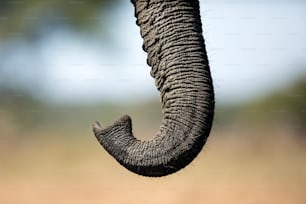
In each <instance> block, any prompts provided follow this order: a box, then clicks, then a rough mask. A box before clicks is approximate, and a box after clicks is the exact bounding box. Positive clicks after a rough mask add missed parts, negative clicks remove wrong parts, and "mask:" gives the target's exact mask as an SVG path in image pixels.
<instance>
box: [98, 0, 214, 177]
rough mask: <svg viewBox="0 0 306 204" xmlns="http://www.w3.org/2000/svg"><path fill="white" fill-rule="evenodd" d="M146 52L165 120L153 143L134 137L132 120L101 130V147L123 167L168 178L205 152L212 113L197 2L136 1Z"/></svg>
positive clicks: (175, 0)
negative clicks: (204, 147)
mask: <svg viewBox="0 0 306 204" xmlns="http://www.w3.org/2000/svg"><path fill="white" fill-rule="evenodd" d="M132 2H133V4H134V6H135V16H136V17H137V25H139V26H140V31H141V36H142V37H143V39H144V43H143V49H144V50H145V51H146V52H147V53H148V60H147V63H148V65H149V66H151V67H152V70H151V75H152V77H154V78H155V83H156V86H157V89H158V90H159V91H160V92H161V102H162V112H163V119H162V124H161V126H160V129H159V131H158V132H157V135H156V136H155V137H154V138H153V139H152V140H149V141H140V140H138V139H136V138H135V137H134V136H133V133H132V124H131V119H130V117H129V116H123V117H121V118H120V119H119V120H118V121H116V122H115V123H114V124H113V125H111V126H109V127H107V128H105V129H102V128H101V126H100V124H99V123H97V122H96V123H95V124H94V125H93V130H94V133H95V135H96V137H97V139H98V140H99V142H100V143H101V144H102V146H103V147H104V148H105V149H106V150H107V151H108V152H109V153H110V154H111V155H112V156H113V157H114V158H115V159H116V160H117V161H118V162H119V163H120V164H122V165H123V166H124V167H126V168H127V169H129V170H131V171H133V172H135V173H137V174H140V175H144V176H155V177H158V176H165V175H168V174H171V173H174V172H176V171H178V170H180V169H182V168H184V167H185V166H186V165H188V164H189V163H190V162H191V161H192V160H193V159H194V158H195V157H196V156H197V155H198V153H199V152H200V151H201V149H202V147H203V146H204V144H205V142H206V139H207V137H208V135H209V132H210V129H211V126H212V121H213V114H214V92H213V85H212V79H211V74H210V70H209V65H208V59H207V54H206V49H205V44H204V39H203V36H202V24H201V20H200V11H199V2H198V0H169V1H164V0H132Z"/></svg>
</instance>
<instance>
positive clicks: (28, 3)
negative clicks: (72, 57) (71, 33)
mask: <svg viewBox="0 0 306 204" xmlns="http://www.w3.org/2000/svg"><path fill="white" fill-rule="evenodd" d="M116 3H118V0H99V1H97V0H88V1H83V0H71V1H59V0H53V1H51V0H24V1H23V0H17V1H11V0H1V1H0V39H7V38H16V37H17V38H19V37H22V38H25V39H36V38H37V37H38V36H40V35H41V34H42V32H48V30H50V29H54V28H56V26H65V27H67V26H68V27H70V28H73V29H76V30H78V31H86V30H88V29H93V28H94V25H96V24H97V23H98V22H100V23H101V18H103V17H105V16H103V15H101V14H103V13H105V12H107V11H108V10H109V8H110V7H111V6H113V5H115V4H116ZM104 22H105V21H104Z"/></svg>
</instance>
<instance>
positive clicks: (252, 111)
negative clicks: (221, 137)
mask: <svg viewBox="0 0 306 204" xmlns="http://www.w3.org/2000/svg"><path fill="white" fill-rule="evenodd" d="M233 124H236V125H237V126H240V127H246V128H249V129H252V130H255V131H256V130H257V131H258V132H265V131H266V130H267V129H273V128H274V129H280V131H288V132H290V135H291V136H293V137H296V138H299V139H304V140H305V139H306V77H301V78H300V79H297V80H296V81H295V82H294V83H293V84H291V85H289V86H288V87H286V88H284V89H281V90H277V91H274V92H272V93H270V94H269V95H267V96H265V97H263V98H260V99H257V100H255V101H251V102H248V103H245V104H236V105H231V106H226V105H225V106H222V105H221V106H219V107H218V106H217V108H216V120H215V127H217V128H223V127H229V126H231V125H233Z"/></svg>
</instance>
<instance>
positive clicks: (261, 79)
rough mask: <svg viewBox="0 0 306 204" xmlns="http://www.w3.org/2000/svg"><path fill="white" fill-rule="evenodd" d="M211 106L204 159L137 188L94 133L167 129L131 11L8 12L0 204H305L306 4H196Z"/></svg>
mask: <svg viewBox="0 0 306 204" xmlns="http://www.w3.org/2000/svg"><path fill="white" fill-rule="evenodd" d="M200 6H201V17H202V23H203V30H204V33H203V34H204V37H205V40H206V46H207V51H208V56H209V60H210V66H211V71H212V75H213V78H214V86H215V92H216V102H217V103H216V116H215V121H214V125H213V129H212V132H211V136H210V138H209V140H208V143H207V145H206V146H205V148H204V150H203V152H202V153H201V154H200V155H199V157H197V158H196V159H195V161H194V162H192V164H191V165H189V166H188V167H186V168H185V169H183V170H182V171H180V172H178V173H176V174H174V175H171V176H168V177H165V178H159V179H150V178H144V177H141V176H137V175H134V174H133V173H130V172H128V171H127V170H125V169H124V168H122V167H121V166H120V165H119V164H117V162H116V161H115V160H113V159H112V158H111V157H110V156H109V155H108V154H107V153H106V152H105V151H104V150H103V149H102V147H100V145H99V144H98V142H97V141H96V139H95V137H94V135H93V133H92V131H91V124H92V122H93V121H95V120H99V121H100V122H101V123H102V125H104V126H105V125H109V124H111V123H112V122H113V121H114V120H116V119H117V118H118V117H120V116H121V115H123V114H129V115H131V117H132V118H133V130H134V133H135V135H136V136H137V137H138V138H140V139H149V138H152V137H153V135H154V134H155V133H156V132H157V130H158V128H159V125H160V121H161V109H160V104H159V93H158V92H157V90H156V88H155V86H154V79H152V78H151V76H150V74H149V72H150V68H149V67H148V66H147V65H146V53H144V52H143V51H142V49H141V46H142V39H141V37H140V34H139V27H137V26H136V24H135V20H136V19H135V17H134V8H133V6H132V4H131V3H130V2H129V1H125V0H100V1H96V0H87V1H85V0H71V1H58V0H53V1H51V0H40V1H38V0H0V203H12V204H13V203H22V204H26V203H31V204H33V203H75V204H77V203H124V204H126V203H133V204H135V203H216V204H217V203H218V204H220V203H227V204H228V203H235V204H239V203H243V204H245V203H275V204H276V203H277V204H281V203H288V204H289V203H290V204H291V203H295V204H305V203H306V195H305V189H306V149H305V148H306V54H305V53H306V1H304V0H290V1H289V0H281V1H275V0H266V1H242V0H227V1H222V0H214V1H212V0H201V1H200Z"/></svg>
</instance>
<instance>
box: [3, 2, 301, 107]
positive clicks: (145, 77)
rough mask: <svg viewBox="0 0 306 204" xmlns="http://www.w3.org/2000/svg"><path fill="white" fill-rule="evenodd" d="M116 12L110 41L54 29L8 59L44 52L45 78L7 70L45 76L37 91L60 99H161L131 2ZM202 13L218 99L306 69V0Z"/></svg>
mask: <svg viewBox="0 0 306 204" xmlns="http://www.w3.org/2000/svg"><path fill="white" fill-rule="evenodd" d="M111 15H112V17H111V19H112V20H113V22H110V24H112V26H110V27H109V28H108V29H109V30H108V31H109V33H110V34H111V36H112V39H113V41H112V42H111V43H108V45H104V44H103V41H100V42H97V41H96V40H93V39H88V38H86V37H84V36H83V37H82V36H79V35H77V34H75V33H72V32H70V31H54V32H53V33H50V34H49V35H47V36H45V37H44V40H43V43H41V44H40V45H39V46H38V47H35V48H34V49H33V48H32V49H31V50H27V49H25V50H23V49H20V50H19V51H18V53H15V54H14V56H11V58H12V59H11V60H7V61H6V63H5V64H4V67H5V68H6V70H12V69H9V67H14V65H15V66H16V63H17V65H18V63H19V65H20V64H23V65H25V64H29V61H31V63H33V58H35V57H39V59H38V62H36V64H35V66H37V67H39V69H41V73H43V74H42V75H37V76H39V77H40V79H37V78H35V76H32V75H31V74H28V75H31V76H28V75H27V74H26V73H27V72H26V71H25V72H18V71H15V72H14V71H7V73H6V74H8V76H9V77H16V80H17V81H19V83H22V81H25V82H24V84H27V83H28V82H27V81H35V80H40V82H39V83H37V84H38V85H37V86H36V88H37V90H39V91H41V92H40V93H42V94H41V95H40V97H42V98H45V99H47V100H52V101H56V102H78V103H79V102H95V101H114V100H120V101H128V100H129V101H138V100H144V99H146V98H150V97H156V98H158V97H159V93H158V92H157V91H156V88H155V86H154V79H153V78H152V77H151V76H150V68H149V67H148V66H147V65H146V53H144V52H143V51H142V48H141V46H142V39H141V38H140V34H139V28H138V27H137V26H136V24H135V18H134V16H133V15H134V10H133V7H132V5H131V4H130V3H129V2H126V3H122V5H121V6H118V7H117V8H116V9H115V10H114V11H113V12H112V14H111ZM201 16H202V23H203V29H204V38H205V40H206V46H207V51H208V56H209V60H210V66H211V72H212V75H213V79H214V85H215V91H216V99H217V102H220V101H221V102H241V101H246V100H251V99H253V98H256V97H258V96H262V95H265V94H268V93H269V92H271V91H272V90H274V89H278V88H281V87H282V86H286V85H288V84H289V83H290V82H291V81H293V80H294V79H296V78H297V77H298V76H300V75H302V74H304V75H305V74H306V3H291V4H290V3H281V4H279V3H270V4H268V3H261V4H256V3H254V4H249V3H245V4H244V3H240V4H227V3H221V2H220V3H205V4H204V3H203V1H202V2H201ZM31 52H34V53H32V54H31ZM34 61H35V60H34ZM31 63H30V65H29V66H31V65H32V66H34V65H33V64H31ZM29 66H28V68H29ZM17 67H18V66H17ZM24 67H25V68H24V69H23V70H26V69H27V66H24ZM16 69H18V68H16ZM10 72H11V73H10ZM16 72H18V73H16ZM29 73H31V72H29ZM18 74H19V75H18ZM17 75H18V76H17ZM34 87H35V86H34ZM32 89H33V87H32ZM34 91H36V89H35V88H34Z"/></svg>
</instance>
